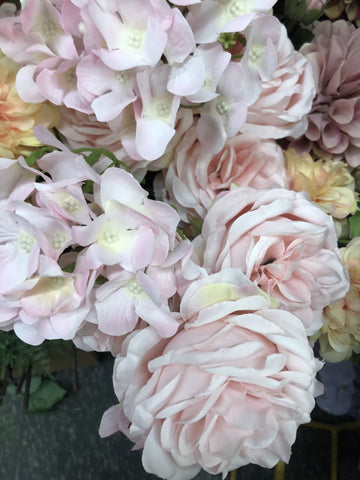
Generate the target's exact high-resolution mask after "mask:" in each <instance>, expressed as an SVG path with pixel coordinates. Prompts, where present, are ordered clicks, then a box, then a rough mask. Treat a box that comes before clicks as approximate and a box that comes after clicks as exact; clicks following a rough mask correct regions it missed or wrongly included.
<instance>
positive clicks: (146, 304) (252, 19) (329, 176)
mask: <svg viewBox="0 0 360 480" xmlns="http://www.w3.org/2000/svg"><path fill="white" fill-rule="evenodd" d="M24 3H26V5H25V6H24V8H23V9H22V10H21V11H20V12H15V11H14V10H11V9H10V10H8V9H2V10H1V15H0V16H1V17H2V18H0V50H1V52H3V53H1V55H2V56H3V57H1V63H0V67H1V65H2V64H5V62H7V63H6V64H9V65H12V66H14V70H13V71H14V72H15V73H14V75H13V76H12V78H11V81H12V83H14V81H15V75H16V92H17V93H16V95H18V97H17V98H19V101H20V99H21V102H23V105H24V110H27V109H28V110H29V111H33V112H38V111H42V108H51V109H54V110H55V111H56V115H59V117H60V120H59V121H58V122H57V124H56V126H57V128H56V129H55V130H54V133H55V134H56V137H55V136H53V135H52V134H51V133H50V132H49V130H48V129H46V128H45V127H51V126H52V125H49V122H48V123H47V122H46V121H42V120H44V119H43V118H42V117H41V116H40V117H39V116H38V115H37V114H34V115H33V117H32V119H31V120H32V121H31V122H29V131H30V133H29V135H30V134H31V135H35V137H32V138H35V140H33V142H37V143H38V145H40V146H41V148H39V149H38V150H36V151H35V152H33V153H31V154H30V155H29V156H27V157H26V155H27V154H28V153H29V152H24V157H23V156H19V151H17V150H16V149H15V148H13V146H12V145H10V141H7V144H6V147H7V150H6V149H4V153H3V157H2V158H0V169H1V173H2V175H1V176H0V329H1V330H12V329H13V330H14V331H15V333H16V334H17V335H18V336H19V337H20V338H21V339H22V340H23V341H25V342H27V343H29V344H32V345H39V344H41V343H42V342H43V341H44V340H45V339H59V338H61V339H65V340H72V341H73V342H74V343H75V345H76V346H77V347H79V348H81V349H84V350H88V351H90V350H95V351H100V352H111V353H112V354H113V355H114V357H116V358H115V365H114V389H115V393H116V396H117V398H118V402H119V403H118V404H117V405H114V406H113V407H111V408H110V409H109V410H107V411H106V412H105V413H104V416H103V419H102V421H101V425H100V434H101V436H108V435H111V434H113V433H116V432H119V431H121V432H123V433H124V434H125V435H127V436H128V438H129V439H130V440H131V441H133V442H134V444H135V446H134V448H143V456H142V461H143V466H144V468H145V470H146V471H147V472H149V473H152V474H155V475H157V476H159V477H161V478H165V479H169V480H170V479H173V480H187V479H189V480H190V479H191V478H193V477H194V476H195V475H197V473H198V472H199V471H200V470H201V469H205V470H206V471H207V472H209V473H211V474H219V473H221V474H222V475H223V476H224V477H225V475H226V474H227V472H229V471H231V470H233V469H236V468H238V467H240V466H242V465H246V464H248V463H255V464H258V465H261V466H263V467H266V468H271V467H273V466H274V465H276V463H277V462H278V461H279V460H282V461H288V459H289V457H290V453H291V446H292V444H293V443H294V441H295V437H296V430H297V427H298V426H299V425H300V424H302V423H305V422H308V421H309V420H310V413H311V411H312V409H313V407H314V405H315V397H316V396H317V395H319V394H320V393H321V391H322V389H321V386H320V384H319V382H318V381H317V379H316V375H317V372H318V371H319V369H320V368H321V366H322V365H323V362H321V361H319V360H318V359H317V358H316V357H315V355H314V350H313V348H312V347H313V345H312V343H311V342H310V341H309V337H310V336H312V339H316V338H320V347H321V350H320V353H321V355H322V356H323V357H325V358H329V359H331V360H332V359H335V360H340V359H341V360H342V359H344V358H349V357H350V356H351V355H352V352H353V351H355V352H358V351H359V341H360V337H359V325H358V322H357V316H358V312H359V301H360V292H359V288H358V287H359V281H358V280H359V268H358V267H359V265H358V264H359V258H358V257H359V255H358V251H359V250H358V249H359V239H358V238H356V237H358V233H357V232H360V223H359V222H358V218H359V215H358V214H357V213H356V212H357V211H358V205H357V202H358V192H357V190H358V187H356V182H355V180H354V174H353V173H352V172H351V169H350V168H349V165H350V166H352V167H356V166H357V164H358V161H357V155H358V154H359V152H358V148H359V146H360V144H359V138H360V135H359V134H358V128H357V121H358V118H357V116H358V112H357V104H358V92H357V89H358V81H357V80H358V78H360V77H359V75H360V70H359V68H358V66H357V64H356V63H355V62H353V61H351V60H352V59H353V58H354V51H355V50H356V45H357V41H358V35H357V30H356V29H355V27H354V26H352V25H349V24H347V23H345V22H344V21H339V22H335V23H333V24H332V23H330V22H329V21H326V22H320V24H319V25H317V26H315V28H314V29H313V32H314V34H315V38H314V40H313V42H312V43H311V44H305V45H304V46H303V47H302V48H301V49H300V50H296V49H295V47H294V45H293V44H292V42H291V40H290V38H289V36H288V33H287V30H286V28H285V26H284V25H283V24H282V23H281V22H280V21H279V20H278V18H277V17H276V16H274V15H273V14H272V11H271V9H272V7H274V6H275V4H276V1H275V0H261V1H260V0H253V1H249V0H202V1H200V0H176V1H173V2H171V3H170V2H167V1H165V0H132V1H120V0H111V1H107V2H102V1H100V0H28V1H27V2H24ZM298 3H300V2H298ZM323 3H324V2H307V7H308V10H309V11H310V10H312V9H313V8H314V6H315V5H316V7H318V6H319V5H320V4H321V5H322V4H323ZM301 4H302V7H303V9H304V11H305V10H306V9H305V2H301ZM324 45H325V47H323V46H324ZM326 49H328V50H329V51H330V53H331V52H332V49H335V50H336V52H335V53H336V55H335V54H334V56H332V53H331V55H330V56H329V58H328V56H327V50H326ZM340 57H341V58H342V63H341V68H340V70H339V71H340V72H341V74H339V75H335V73H334V72H335V67H334V66H336V68H338V63H339V62H337V59H339V58H340ZM0 73H1V71H0ZM3 77H4V85H5V87H7V86H8V83H9V80H8V77H6V76H4V75H3ZM5 77H6V78H5ZM0 80H1V78H0ZM14 88H15V87H14ZM6 91H8V90H6ZM324 92H325V93H324ZM10 100H11V98H10V95H7V96H6V98H5V99H4V102H3V104H4V106H3V105H2V104H0V113H1V111H9V110H10V107H9V102H10ZM329 104H330V107H329ZM48 105H50V106H51V107H47V106H48ZM6 109H7V110H6ZM25 123H26V122H25ZM13 124H14V122H13ZM40 124H44V126H42V127H41V126H40ZM34 125H37V126H36V127H35V128H33V126H34ZM60 140H61V141H60ZM5 143H6V142H5ZM5 143H4V144H5ZM358 144H359V145H358ZM290 147H292V148H290ZM286 148H287V150H285V149H286ZM312 148H313V149H314V150H315V151H316V153H314V151H313V150H311V149H312ZM304 150H307V151H306V152H305V151H304ZM1 151H3V150H1ZM320 154H321V157H320V158H318V156H319V155H320ZM339 156H340V157H341V158H339ZM153 172H158V173H156V174H155V173H153ZM140 182H141V183H140ZM334 219H336V220H337V221H341V222H343V226H344V228H342V229H341V232H346V231H347V233H346V234H344V235H342V237H344V236H345V237H346V238H345V240H347V241H349V240H350V238H352V240H351V242H350V243H349V246H348V248H347V249H346V250H341V251H340V250H339V248H338V241H339V238H338V235H337V232H339V231H340V229H339V228H338V229H336V228H335V224H334ZM340 241H344V238H341V239H340ZM349 279H350V280H349ZM350 282H351V283H350ZM349 287H350V290H349ZM154 459H155V460H154Z"/></svg>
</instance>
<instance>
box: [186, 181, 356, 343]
mask: <svg viewBox="0 0 360 480" xmlns="http://www.w3.org/2000/svg"><path fill="white" fill-rule="evenodd" d="M195 244H196V248H197V250H200V251H201V252H202V256H203V260H202V266H204V267H205V268H206V269H207V271H208V272H209V273H213V272H218V271H220V270H222V269H223V268H226V267H240V268H241V269H242V271H243V272H244V273H245V274H246V276H247V277H248V278H250V279H251V280H252V281H253V282H254V283H255V284H256V285H258V286H259V287H260V288H262V289H263V290H264V291H265V292H267V293H268V294H269V295H271V296H272V297H275V298H278V299H279V300H280V303H281V308H284V309H287V310H289V311H291V312H293V313H294V314H295V315H297V316H298V317H299V318H300V319H301V320H302V321H303V323H304V325H305V327H306V330H307V333H308V334H309V335H311V334H313V333H315V332H316V331H317V330H318V329H319V328H320V327H321V326H322V310H323V308H324V307H326V306H327V305H329V304H330V303H331V302H334V301H336V300H339V299H340V298H342V297H343V296H344V295H345V293H346V291H347V289H348V288H349V283H348V276H347V274H346V271H345V268H344V265H343V264H342V262H341V259H340V255H339V252H338V248H337V238H336V232H335V228H334V224H333V221H332V218H331V217H330V216H329V215H327V214H325V213H324V212H323V211H322V210H321V209H320V208H319V207H317V206H315V205H314V204H313V203H312V202H311V201H310V200H309V197H308V196H307V194H305V193H303V192H301V193H298V192H293V191H288V190H285V189H272V190H255V189H252V188H238V189H234V190H232V191H230V192H229V193H227V194H226V195H223V196H222V197H221V198H218V199H217V200H216V202H215V203H214V204H213V206H212V207H211V209H210V210H209V212H208V214H207V215H206V217H205V220H204V224H203V228H202V234H201V236H200V237H198V238H197V239H196V240H195ZM201 244H202V245H201Z"/></svg>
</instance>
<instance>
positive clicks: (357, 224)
mask: <svg viewBox="0 0 360 480" xmlns="http://www.w3.org/2000/svg"><path fill="white" fill-rule="evenodd" d="M349 225H350V238H354V237H360V210H358V211H357V212H356V213H355V214H354V215H353V216H352V217H350V218H349Z"/></svg>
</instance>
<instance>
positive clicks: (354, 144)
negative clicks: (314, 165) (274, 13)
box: [300, 20, 360, 167]
mask: <svg viewBox="0 0 360 480" xmlns="http://www.w3.org/2000/svg"><path fill="white" fill-rule="evenodd" d="M313 33H314V35H315V37H314V39H313V40H312V42H311V43H307V44H305V45H303V46H302V48H301V49H300V52H301V53H302V54H303V55H305V56H306V57H307V59H308V60H309V62H310V63H311V66H312V70H313V75H314V78H315V83H316V92H317V93H316V97H315V99H314V102H313V105H312V109H311V113H310V114H309V116H308V119H309V126H308V129H307V130H306V132H305V137H306V138H305V139H304V140H306V141H303V142H302V144H303V145H306V143H307V145H308V148H310V147H311V146H312V148H314V149H316V150H318V151H319V152H324V153H323V155H324V154H325V155H326V154H327V156H332V157H334V158H339V159H343V158H344V157H345V160H346V161H347V163H349V165H351V166H352V167H356V166H357V165H360V155H359V147H360V82H359V78H360V68H359V62H358V54H359V50H360V31H359V29H357V28H355V27H354V25H352V24H351V23H347V22H345V21H344V20H339V21H336V22H333V23H332V22H330V21H323V22H319V23H317V24H316V26H315V28H314V32H313Z"/></svg>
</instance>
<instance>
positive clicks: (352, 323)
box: [314, 237, 360, 362]
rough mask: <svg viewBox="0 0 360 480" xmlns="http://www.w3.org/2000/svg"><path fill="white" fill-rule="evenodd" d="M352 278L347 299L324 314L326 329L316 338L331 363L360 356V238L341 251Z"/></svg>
mask: <svg viewBox="0 0 360 480" xmlns="http://www.w3.org/2000/svg"><path fill="white" fill-rule="evenodd" d="M340 251H341V253H342V258H343V262H344V264H345V267H346V268H347V270H348V272H349V276H350V289H349V291H348V293H347V294H346V296H345V297H344V298H343V299H342V300H339V301H338V302H336V303H333V304H332V305H329V306H328V307H327V308H325V310H324V325H323V327H322V328H321V330H320V331H319V332H318V334H317V335H316V336H315V337H314V338H315V339H319V342H320V354H321V356H322V357H323V358H324V359H325V360H327V361H328V362H341V361H342V360H347V359H349V358H350V357H351V355H352V353H353V351H354V352H355V353H360V320H359V319H360V237H355V238H353V239H352V240H351V242H350V243H348V245H347V246H346V247H344V248H341V249H340Z"/></svg>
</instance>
